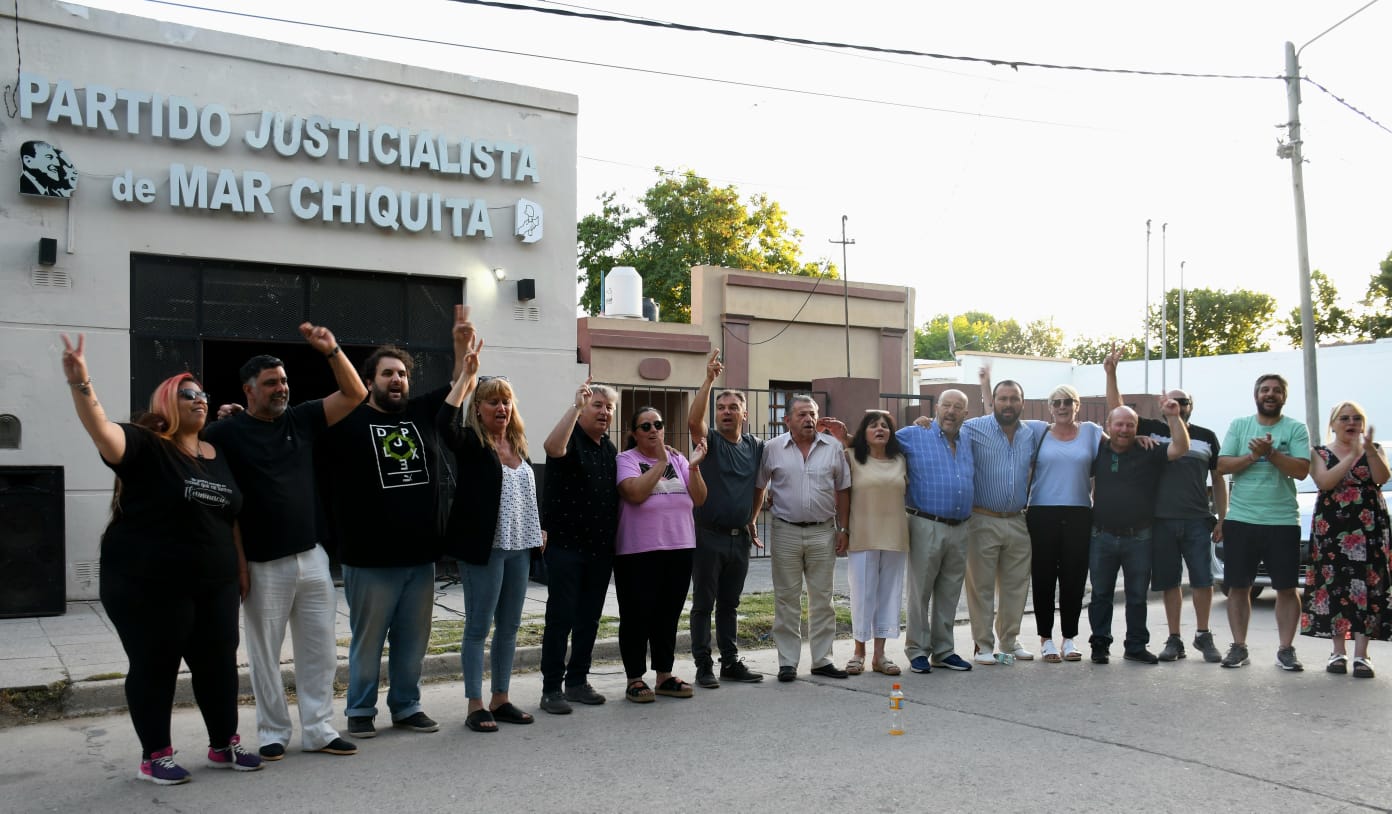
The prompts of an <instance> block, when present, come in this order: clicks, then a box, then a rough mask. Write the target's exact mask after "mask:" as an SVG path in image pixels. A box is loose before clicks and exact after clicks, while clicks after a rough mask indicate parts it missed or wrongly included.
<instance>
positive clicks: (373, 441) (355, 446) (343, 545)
mask: <svg viewBox="0 0 1392 814" xmlns="http://www.w3.org/2000/svg"><path fill="white" fill-rule="evenodd" d="M454 319H455V322H454V358H455V370H454V374H453V376H452V377H451V378H458V377H459V373H460V371H459V366H460V365H461V364H462V363H463V360H464V356H465V355H466V354H467V353H468V352H469V347H470V345H469V343H471V342H472V341H473V332H474V331H473V325H472V324H470V323H469V321H468V319H469V317H468V309H467V307H466V306H463V305H456V306H455V312H454ZM414 367H415V362H414V360H413V359H412V358H411V354H409V353H407V352H406V351H404V350H402V349H401V348H398V347H396V346H394V345H386V346H383V347H380V348H377V349H376V350H375V351H373V352H372V355H370V356H368V357H367V360H366V361H364V362H363V365H362V370H361V374H362V379H363V383H364V384H366V385H367V401H366V402H365V403H363V404H361V405H359V406H358V408H357V409H356V410H354V411H353V412H351V413H349V414H348V416H347V417H346V418H344V419H343V420H342V421H340V422H339V423H338V424H337V425H335V426H334V427H333V428H332V429H331V430H329V431H328V432H327V433H325V435H324V438H323V440H322V441H321V442H320V444H319V456H320V458H321V460H320V464H321V467H320V472H321V475H322V478H323V479H322V480H321V486H323V487H324V491H325V504H326V505H327V507H328V509H329V514H330V518H331V520H332V523H333V529H334V537H335V539H336V540H337V541H338V555H339V561H340V562H341V563H342V564H343V593H344V597H345V598H346V599H347V600H348V624H349V626H350V628H351V629H352V632H353V642H352V645H350V647H349V649H348V698H347V704H346V711H345V713H344V714H345V715H347V717H348V734H349V735H350V736H352V737H358V738H371V737H374V736H375V735H376V734H377V728H376V726H375V725H374V724H373V719H374V718H375V717H376V716H377V688H378V685H379V684H380V674H381V669H382V645H383V644H384V643H386V641H387V640H388V638H389V637H390V640H391V650H390V652H389V653H388V662H387V677H388V679H389V681H390V684H391V689H390V690H389V691H388V692H387V709H388V710H389V711H390V712H391V720H392V725H393V726H395V727H398V728H402V729H409V730H412V731H415V732H435V731H437V730H439V728H440V725H439V724H437V723H436V722H435V721H433V720H431V718H430V716H428V715H426V714H425V712H424V711H423V710H422V709H421V703H420V698H421V694H420V676H421V665H422V663H423V660H424V659H425V650H426V647H427V645H428V644H429V642H430V618H431V613H430V611H431V607H432V606H433V605H434V600H435V561H436V560H437V559H439V557H440V534H439V529H438V518H439V506H438V496H439V486H440V483H439V481H440V477H441V465H442V464H441V460H442V459H441V456H442V455H443V454H445V453H444V450H443V449H442V448H441V446H440V443H439V437H438V435H437V434H436V432H435V414H436V413H438V412H439V411H440V405H442V404H444V401H445V396H446V395H447V394H448V393H449V385H445V386H443V387H440V388H438V389H436V390H433V391H431V392H429V393H426V394H425V395H423V396H421V397H419V398H411V373H412V371H413V369H414Z"/></svg>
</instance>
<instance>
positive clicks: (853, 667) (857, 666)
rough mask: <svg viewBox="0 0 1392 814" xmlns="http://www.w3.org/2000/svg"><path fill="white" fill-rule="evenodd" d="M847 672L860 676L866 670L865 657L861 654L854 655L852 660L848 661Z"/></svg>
mask: <svg viewBox="0 0 1392 814" xmlns="http://www.w3.org/2000/svg"><path fill="white" fill-rule="evenodd" d="M846 672H847V673H849V674H851V675H853V676H858V675H860V674H861V673H863V672H865V659H863V658H861V657H860V656H852V657H851V658H850V660H848V661H847V662H846Z"/></svg>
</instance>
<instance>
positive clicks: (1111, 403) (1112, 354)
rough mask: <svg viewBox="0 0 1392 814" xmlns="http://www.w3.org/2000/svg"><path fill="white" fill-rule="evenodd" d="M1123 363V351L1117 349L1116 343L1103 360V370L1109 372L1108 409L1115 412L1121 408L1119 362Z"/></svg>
mask: <svg viewBox="0 0 1392 814" xmlns="http://www.w3.org/2000/svg"><path fill="white" fill-rule="evenodd" d="M1120 361H1121V351H1120V350H1118V349H1117V346H1116V343H1115V342H1113V343H1112V349H1111V351H1109V352H1108V353H1107V358H1106V359H1103V360H1102V369H1103V370H1105V371H1106V372H1107V409H1108V410H1115V409H1116V408H1118V407H1120V406H1121V389H1120V388H1119V387H1117V362H1120Z"/></svg>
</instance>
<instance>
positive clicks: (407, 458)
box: [367, 421, 430, 489]
mask: <svg viewBox="0 0 1392 814" xmlns="http://www.w3.org/2000/svg"><path fill="white" fill-rule="evenodd" d="M367 428H368V432H370V433H372V445H373V448H374V449H376V450H377V472H378V474H380V475H381V478H382V488H383V489H395V488H397V487H399V486H420V485H421V484H426V483H430V470H429V469H428V468H427V467H426V465H425V442H424V441H423V440H422V439H421V435H420V433H419V432H417V431H416V422H414V421H398V422H396V423H395V424H368V425H367Z"/></svg>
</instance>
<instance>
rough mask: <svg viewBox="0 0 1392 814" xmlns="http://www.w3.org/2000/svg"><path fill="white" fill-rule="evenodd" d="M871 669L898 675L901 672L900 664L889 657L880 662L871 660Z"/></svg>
mask: <svg viewBox="0 0 1392 814" xmlns="http://www.w3.org/2000/svg"><path fill="white" fill-rule="evenodd" d="M870 669H872V670H874V671H875V672H877V673H883V674H884V675H887V676H897V675H899V673H900V670H899V665H897V664H895V663H894V662H893V661H891V660H889V659H885V660H884V661H880V662H871V664H870Z"/></svg>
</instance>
